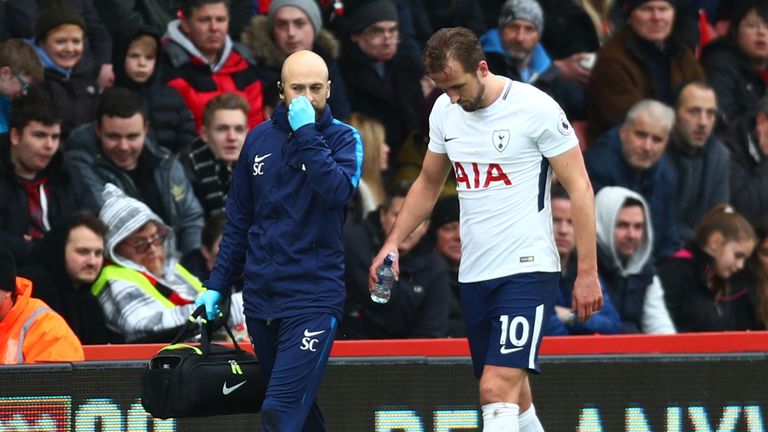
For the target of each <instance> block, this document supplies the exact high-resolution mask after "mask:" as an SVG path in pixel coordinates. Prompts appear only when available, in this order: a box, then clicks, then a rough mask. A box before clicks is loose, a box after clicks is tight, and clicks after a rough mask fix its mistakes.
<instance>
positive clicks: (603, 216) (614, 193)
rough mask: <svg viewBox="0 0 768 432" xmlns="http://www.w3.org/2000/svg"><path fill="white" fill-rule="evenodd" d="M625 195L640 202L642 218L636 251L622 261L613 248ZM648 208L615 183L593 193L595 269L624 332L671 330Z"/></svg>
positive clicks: (643, 201) (662, 331) (661, 332)
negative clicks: (655, 260)
mask: <svg viewBox="0 0 768 432" xmlns="http://www.w3.org/2000/svg"><path fill="white" fill-rule="evenodd" d="M627 198H634V199H636V200H638V201H639V202H640V203H642V206H643V213H644V214H645V215H646V217H645V227H644V228H645V229H644V234H643V239H642V241H641V243H640V247H639V248H638V250H637V251H636V252H635V253H634V254H633V255H632V256H630V257H629V259H628V260H626V262H624V261H623V260H622V259H621V258H620V257H619V254H618V252H617V250H616V244H615V242H614V228H615V226H616V218H617V216H618V214H619V211H620V210H621V208H622V206H623V205H624V202H625V201H626V200H627ZM649 214H651V213H650V209H649V208H648V204H647V203H646V201H645V199H644V198H643V197H642V195H640V194H638V193H635V192H633V191H631V190H629V189H626V188H623V187H618V186H606V187H604V188H603V189H601V190H600V192H598V193H597V195H595V219H596V225H597V226H596V229H597V245H598V268H599V272H600V277H601V278H602V279H603V280H604V281H605V284H606V290H607V291H608V294H609V295H610V296H611V300H612V301H613V304H614V306H615V307H616V309H617V310H618V312H619V316H620V317H621V320H622V331H623V332H624V333H639V332H642V333H652V334H669V333H675V326H674V324H673V323H672V318H671V317H670V315H669V311H668V310H667V307H666V305H665V303H664V288H663V287H662V285H661V281H660V279H659V278H658V276H656V272H655V270H654V268H653V263H652V262H650V259H651V253H652V252H653V248H652V245H653V227H652V226H651V220H650V218H649V217H648V215H649Z"/></svg>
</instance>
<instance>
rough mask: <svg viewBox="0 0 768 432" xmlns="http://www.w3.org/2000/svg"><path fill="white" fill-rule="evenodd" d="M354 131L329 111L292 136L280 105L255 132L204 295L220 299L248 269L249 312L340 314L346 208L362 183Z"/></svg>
mask: <svg viewBox="0 0 768 432" xmlns="http://www.w3.org/2000/svg"><path fill="white" fill-rule="evenodd" d="M362 160H363V145H362V141H361V139H360V136H359V134H358V133H357V131H356V130H355V129H354V128H352V127H351V126H349V125H346V124H344V123H342V122H340V121H338V120H335V119H334V118H333V117H332V114H331V109H330V108H329V107H327V106H326V108H325V110H324V111H323V113H322V114H320V115H318V119H317V121H316V122H315V123H312V124H308V125H305V126H303V127H301V128H299V129H298V130H297V131H295V132H294V131H292V130H291V127H290V125H289V123H288V116H287V110H286V107H285V104H283V103H281V104H280V105H278V106H277V108H275V111H274V112H273V113H272V120H271V121H266V122H264V123H262V124H260V125H259V126H257V127H256V128H254V129H253V130H252V131H251V133H250V134H249V135H248V138H247V139H246V141H245V145H244V146H243V150H242V151H241V153H240V158H239V160H238V161H237V165H236V166H235V169H234V173H233V174H232V181H231V183H230V190H229V194H228V196H227V204H226V209H227V210H226V212H227V225H226V227H225V229H224V235H223V237H222V240H221V246H220V249H219V254H218V256H217V258H216V267H214V269H213V272H212V273H211V277H210V279H209V280H208V281H207V282H206V283H205V286H206V288H208V289H214V290H217V291H221V292H224V291H225V290H227V289H228V288H229V287H230V286H231V285H232V282H233V281H234V280H235V278H237V277H239V276H240V275H242V274H243V271H245V287H244V290H243V300H244V302H245V315H246V316H247V317H248V318H252V319H264V320H269V319H272V318H282V317H287V316H295V315H300V314H306V313H312V312H326V313H332V314H336V316H337V317H340V316H341V309H342V306H343V303H344V294H345V288H344V240H343V236H342V227H343V226H344V219H345V216H346V212H347V202H348V201H349V200H350V199H351V198H352V196H353V195H354V193H355V189H356V188H357V185H358V182H359V180H360V173H361V166H362Z"/></svg>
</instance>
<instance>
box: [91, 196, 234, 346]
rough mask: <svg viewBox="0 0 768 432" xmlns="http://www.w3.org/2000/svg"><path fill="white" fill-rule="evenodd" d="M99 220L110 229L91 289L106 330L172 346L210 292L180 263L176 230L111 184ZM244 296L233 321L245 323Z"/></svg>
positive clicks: (132, 340)
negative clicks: (205, 293) (102, 261)
mask: <svg viewBox="0 0 768 432" xmlns="http://www.w3.org/2000/svg"><path fill="white" fill-rule="evenodd" d="M102 198H103V199H104V206H103V207H102V209H101V212H100V213H99V218H101V220H102V221H103V222H104V223H105V224H106V225H107V227H108V228H109V231H108V232H107V238H106V247H105V255H106V257H107V261H106V265H105V266H104V269H103V270H102V271H101V275H100V276H99V278H98V279H97V280H96V282H95V283H94V284H93V286H92V287H91V293H93V294H94V295H95V296H96V297H97V298H98V299H99V304H100V305H101V307H102V309H103V311H104V316H105V318H106V321H107V326H108V327H109V328H110V330H112V331H115V332H118V333H119V334H121V335H122V336H124V337H125V341H126V342H167V341H169V340H171V338H172V337H173V336H174V335H175V334H176V332H177V331H178V329H179V327H180V326H182V325H184V324H185V322H186V320H187V317H188V316H189V314H191V313H192V311H193V310H194V309H195V305H194V300H195V296H197V295H198V294H200V293H202V292H203V291H205V289H204V288H203V286H202V283H201V282H200V280H198V279H197V278H196V277H195V276H193V275H192V274H191V273H190V272H189V271H188V270H187V269H186V268H184V267H183V266H182V265H181V264H179V262H178V259H177V258H176V256H175V255H176V254H175V253H174V249H173V230H171V228H170V227H169V226H167V225H166V224H165V223H164V222H163V220H162V219H161V218H160V217H158V215H157V214H155V213H154V212H152V210H150V208H149V207H147V205H146V204H144V203H142V202H140V201H138V200H136V199H133V198H131V197H129V196H127V195H125V194H124V193H123V191H121V190H120V189H119V188H117V187H116V186H114V185H112V184H107V185H106V186H105V188H104V192H103V196H102ZM239 299H241V297H237V296H234V295H233V301H232V302H231V304H230V305H231V306H230V307H229V311H230V313H229V318H228V319H229V321H230V323H231V324H232V325H233V326H234V325H235V324H239V323H242V322H244V321H245V318H244V316H243V312H242V301H241V300H239Z"/></svg>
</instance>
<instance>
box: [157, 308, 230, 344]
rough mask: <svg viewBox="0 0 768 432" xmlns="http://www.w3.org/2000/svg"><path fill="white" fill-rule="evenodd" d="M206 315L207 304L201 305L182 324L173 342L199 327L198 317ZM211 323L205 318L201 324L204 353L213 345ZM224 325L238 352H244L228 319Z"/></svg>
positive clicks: (178, 340)
mask: <svg viewBox="0 0 768 432" xmlns="http://www.w3.org/2000/svg"><path fill="white" fill-rule="evenodd" d="M205 316H206V313H205V305H200V306H199V307H198V308H197V309H195V310H194V311H193V312H192V313H191V314H190V315H189V318H187V322H186V323H185V324H184V325H183V326H181V328H180V329H179V332H178V333H177V334H176V337H174V338H173V341H171V344H176V343H179V342H180V341H181V339H182V338H183V337H184V335H185V334H187V332H189V331H190V330H192V329H195V328H197V327H198V324H197V318H199V317H205ZM209 323H210V322H209V321H208V320H206V319H205V318H203V320H202V325H200V349H201V350H202V351H203V352H204V353H208V352H209V350H210V347H211V329H210V327H209ZM223 327H224V330H225V331H226V332H227V335H229V338H230V339H231V340H232V345H234V347H235V350H236V351H238V352H243V349H242V348H240V345H239V344H238V343H237V340H236V339H235V335H234V334H233V333H232V329H230V328H229V325H228V324H227V323H226V321H225V322H224V323H223Z"/></svg>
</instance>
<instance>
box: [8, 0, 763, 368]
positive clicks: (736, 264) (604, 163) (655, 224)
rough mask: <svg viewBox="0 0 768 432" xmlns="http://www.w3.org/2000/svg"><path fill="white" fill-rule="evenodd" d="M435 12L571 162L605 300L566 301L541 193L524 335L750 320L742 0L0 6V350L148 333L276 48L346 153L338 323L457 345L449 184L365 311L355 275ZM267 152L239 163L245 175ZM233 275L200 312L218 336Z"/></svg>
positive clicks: (411, 151)
mask: <svg viewBox="0 0 768 432" xmlns="http://www.w3.org/2000/svg"><path fill="white" fill-rule="evenodd" d="M452 26H464V27H467V28H469V29H471V30H473V31H474V32H476V33H477V35H478V37H480V39H481V42H482V45H483V49H484V51H485V54H486V58H487V62H488V65H489V68H490V70H491V72H493V73H495V74H497V75H503V76H506V77H508V78H509V79H513V80H517V81H522V82H526V83H529V84H531V85H533V86H535V87H537V88H538V89H539V90H541V91H543V92H545V93H547V94H549V95H550V96H551V97H552V98H553V99H555V100H556V101H557V102H558V103H559V104H560V105H561V106H562V108H563V110H564V112H565V113H566V114H567V116H568V118H569V120H570V121H571V122H572V123H573V125H574V130H575V131H576V133H577V134H578V136H579V138H580V142H581V147H582V149H583V150H584V152H585V153H584V154H585V162H586V165H587V170H588V172H589V175H590V178H591V180H592V185H593V189H594V191H595V193H596V207H597V208H596V217H597V237H598V239H597V242H598V255H599V272H600V277H601V283H602V285H603V292H604V297H605V307H604V309H603V310H602V311H601V312H600V313H598V314H596V315H594V316H593V317H592V318H591V319H590V320H589V321H587V322H578V320H576V319H575V318H574V316H573V315H572V314H571V313H570V299H571V297H570V292H571V289H572V284H573V278H574V276H575V263H576V258H575V257H576V254H578V251H577V250H575V242H574V239H573V230H572V225H571V216H570V200H569V198H568V196H567V194H566V193H565V191H564V190H563V189H562V188H561V187H560V186H559V185H558V184H557V183H554V184H553V185H551V189H552V199H551V203H548V204H547V205H550V206H551V209H552V214H553V228H554V230H553V231H554V234H555V235H554V238H553V245H555V246H556V247H557V250H558V252H559V255H560V258H561V267H562V278H561V289H560V292H559V293H558V301H557V305H556V306H555V309H554V311H553V313H552V319H551V321H550V323H549V326H548V329H547V334H557V335H567V334H591V333H603V334H609V333H674V332H683V331H686V332H687V331H706V330H718V331H720V330H748V329H764V328H765V327H766V325H767V324H768V243H767V242H768V219H767V218H768V96H766V83H768V0H739V1H728V2H726V1H716V0H480V1H471V0H467V1H461V0H460V1H453V2H442V1H437V0H410V1H406V0H344V1H342V0H337V1H333V2H328V1H319V0H258V1H249V0H248V1H247V0H226V1H225V0H178V1H160V0H147V1H141V2H138V1H123V0H119V1H117V0H31V1H30V0H5V1H2V2H0V201H2V203H3V205H2V206H0V249H1V251H0V252H2V254H4V255H2V256H9V257H12V262H11V263H10V264H7V263H5V262H4V263H3V265H2V266H0V268H2V270H3V273H4V274H3V275H2V280H0V283H3V286H0V298H2V302H0V342H2V341H3V340H5V339H8V338H11V339H12V338H13V335H10V336H9V335H7V334H5V335H4V334H3V332H8V331H12V330H11V329H13V328H15V327H14V326H15V325H16V324H13V323H10V318H8V317H9V316H10V317H15V316H17V315H18V316H22V315H23V314H25V313H27V312H24V311H23V310H21V309H20V308H21V307H25V308H29V307H31V306H29V305H30V304H34V306H35V307H47V308H48V309H46V311H47V312H46V314H48V315H44V316H49V315H50V316H56V317H59V318H55V317H54V318H50V319H49V321H50V322H58V321H57V320H59V319H63V320H65V321H66V322H67V324H68V326H69V328H68V329H66V330H68V331H64V330H61V338H62V340H68V341H72V340H76V339H79V341H80V342H82V343H83V344H94V343H119V342H144V341H167V340H169V339H170V337H171V336H172V335H173V333H174V332H175V331H176V330H178V328H179V326H180V325H181V324H182V323H183V322H184V321H185V319H186V316H187V315H188V314H189V313H190V312H191V309H192V302H193V300H194V297H195V296H196V295H197V293H199V292H201V290H203V289H204V288H203V282H204V281H205V279H206V278H207V277H208V274H209V272H210V270H211V268H212V266H213V262H214V261H215V257H216V253H217V250H218V244H219V241H220V239H221V232H222V229H223V226H224V224H225V222H226V214H225V210H224V208H225V206H224V203H225V201H226V197H227V193H228V190H229V184H230V179H231V176H232V172H233V168H234V166H235V164H236V163H237V161H238V157H239V155H240V150H241V148H242V146H243V143H244V141H245V138H246V135H247V133H248V131H249V130H250V129H251V128H252V127H254V126H255V125H256V124H258V123H260V122H262V121H271V120H270V118H271V113H272V111H273V110H274V109H275V108H276V107H278V105H279V104H280V103H281V100H282V97H283V96H282V93H283V88H282V84H281V83H280V69H281V65H282V63H283V61H284V60H285V58H286V57H287V56H289V55H291V54H292V53H295V52H297V51H299V50H311V51H314V52H315V53H317V54H318V55H320V56H321V57H322V58H323V59H324V60H325V62H326V64H327V65H328V70H329V79H330V81H331V96H330V98H329V100H328V105H329V107H330V108H331V111H332V112H333V114H334V117H336V118H338V119H340V120H342V121H345V122H347V123H348V124H351V125H352V126H353V127H355V128H356V129H357V130H358V131H359V134H360V136H361V138H362V141H363V144H364V155H365V159H364V164H363V169H362V173H361V181H360V187H359V190H358V192H357V196H356V198H355V199H354V200H353V202H352V204H351V205H350V208H349V211H348V217H347V224H346V227H345V249H346V250H345V257H346V259H345V262H346V283H347V303H346V305H345V307H344V316H343V320H342V323H341V327H340V335H339V337H340V338H345V339H356V338H420V337H463V336H464V328H463V325H462V321H461V307H460V299H459V294H458V292H459V290H458V279H457V271H458V263H459V261H460V260H461V236H460V226H459V219H460V218H459V214H460V205H459V200H458V198H457V193H456V187H455V184H456V181H455V178H453V176H449V178H448V179H447V180H446V184H445V187H444V189H443V192H442V194H441V196H442V198H441V200H440V201H439V202H438V204H437V206H436V207H435V210H434V212H433V214H432V216H431V218H430V219H429V220H425V221H424V222H423V224H422V225H420V226H419V227H418V228H417V229H416V231H415V232H414V233H413V234H412V235H411V237H409V238H408V240H406V242H405V243H404V244H403V246H402V249H401V250H400V255H401V259H400V269H401V272H402V273H401V276H400V281H399V286H398V288H397V289H396V290H395V291H394V292H393V294H392V299H391V301H390V302H389V303H387V304H376V303H373V302H371V301H370V299H369V296H368V288H367V278H368V266H369V264H370V260H371V258H372V256H373V254H374V253H375V252H376V251H377V250H378V247H379V245H380V243H381V241H382V239H383V238H384V237H385V234H386V232H387V230H388V229H389V227H390V226H391V224H392V223H393V221H394V218H395V217H396V216H397V213H398V211H399V208H400V206H401V205H402V201H403V197H404V196H405V193H406V192H407V190H408V188H409V186H410V184H411V183H412V182H413V181H414V180H415V178H416V177H417V176H418V172H419V168H420V163H421V160H422V158H423V155H424V154H425V152H426V151H427V150H426V148H427V143H428V142H429V125H428V117H429V112H430V110H431V107H432V104H434V102H435V100H436V98H437V97H438V96H439V95H440V94H441V91H440V89H438V88H436V87H435V85H434V83H433V82H432V81H431V80H430V79H429V78H428V77H426V76H425V74H424V68H423V65H422V62H421V56H420V51H421V47H423V45H424V43H425V42H426V40H427V39H428V38H429V36H430V35H431V34H432V33H433V32H434V31H436V30H438V29H440V28H444V27H452ZM712 34H715V35H716V36H717V37H715V38H710V37H705V36H707V35H712ZM490 132H491V131H489V134H490ZM491 144H492V141H491V140H490V139H489V145H491ZM267 157H269V155H261V156H258V155H257V158H256V159H254V160H245V161H241V163H246V164H249V166H251V165H252V170H253V172H254V175H259V174H260V172H261V167H262V165H261V164H263V163H264V158H267ZM260 158H261V159H260ZM511 187H514V184H513V185H512V186H511ZM470 194H471V192H467V195H470ZM273 216H274V217H283V216H281V215H273ZM3 259H5V258H3ZM240 290H241V284H240V283H236V284H234V286H233V287H232V295H231V296H229V298H228V303H226V304H225V305H223V307H222V309H223V310H225V311H228V313H226V316H225V319H226V320H228V321H229V322H230V323H231V324H232V325H234V326H235V327H238V328H242V326H243V322H244V318H243V314H242V300H241V297H240V293H239V291H240ZM30 293H31V296H30ZM35 298H37V299H40V300H42V301H44V302H45V303H42V302H40V303H38V300H34V301H33V299H35ZM9 302H10V303H9ZM22 303H23V304H22ZM41 305H43V306H41ZM44 305H47V306H44ZM17 309H18V310H17ZM14 311H15V312H14ZM20 314H21V315H20ZM51 314H54V315H51ZM12 324H13V325H12ZM72 335H75V336H76V337H73V336H72ZM3 338H5V339H3ZM78 346H79V345H78ZM81 351H82V350H81V349H79V348H77V349H74V351H73V350H63V352H64V353H65V356H66V357H67V358H78V357H79V356H81ZM30 352H31V351H30ZM25 355H26V353H25V352H23V350H22V351H19V350H16V351H13V353H11V352H10V351H8V352H7V353H6V355H5V357H4V359H3V360H4V361H5V362H15V361H19V359H21V361H35V360H34V356H33V355H32V354H30V357H28V358H25ZM41 358H44V359H48V358H45V357H41Z"/></svg>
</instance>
